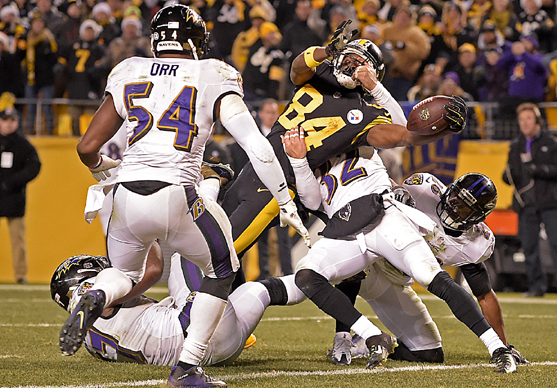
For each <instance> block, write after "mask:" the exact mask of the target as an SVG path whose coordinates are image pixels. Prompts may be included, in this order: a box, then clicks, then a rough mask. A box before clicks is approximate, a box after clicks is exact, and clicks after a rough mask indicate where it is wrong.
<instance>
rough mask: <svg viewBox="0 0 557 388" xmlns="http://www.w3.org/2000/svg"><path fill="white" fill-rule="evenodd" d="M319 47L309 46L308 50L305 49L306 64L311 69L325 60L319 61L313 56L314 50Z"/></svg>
mask: <svg viewBox="0 0 557 388" xmlns="http://www.w3.org/2000/svg"><path fill="white" fill-rule="evenodd" d="M317 48H319V47H318V46H312V47H310V48H308V49H307V50H306V51H304V61H305V62H306V66H307V67H309V68H310V69H312V68H314V67H317V66H319V65H320V64H321V63H322V62H323V61H321V62H317V61H316V60H315V59H314V58H313V52H314V51H315V50H316V49H317Z"/></svg>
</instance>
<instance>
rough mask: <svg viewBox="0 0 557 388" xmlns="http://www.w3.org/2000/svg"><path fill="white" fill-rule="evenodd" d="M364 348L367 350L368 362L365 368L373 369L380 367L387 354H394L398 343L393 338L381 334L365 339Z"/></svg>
mask: <svg viewBox="0 0 557 388" xmlns="http://www.w3.org/2000/svg"><path fill="white" fill-rule="evenodd" d="M366 346H367V348H368V349H369V360H368V361H367V365H366V368H367V369H373V368H376V367H378V366H379V365H381V364H382V363H383V361H385V360H386V359H387V357H388V356H389V354H391V353H392V352H394V350H395V348H396V347H397V346H398V343H397V342H396V338H395V337H393V336H391V335H389V334H387V333H383V332H382V333H381V334H379V335H374V336H371V337H369V338H368V339H366Z"/></svg>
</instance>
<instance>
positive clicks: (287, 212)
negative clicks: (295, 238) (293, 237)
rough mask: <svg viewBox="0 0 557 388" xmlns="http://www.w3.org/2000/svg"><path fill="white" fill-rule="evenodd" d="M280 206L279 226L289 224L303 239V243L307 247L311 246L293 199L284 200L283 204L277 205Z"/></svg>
mask: <svg viewBox="0 0 557 388" xmlns="http://www.w3.org/2000/svg"><path fill="white" fill-rule="evenodd" d="M279 207H280V226H281V227H282V228H284V227H285V226H288V225H290V226H291V227H293V228H294V229H296V232H298V234H299V235H300V236H302V238H303V239H304V244H306V246H307V247H308V248H310V247H311V241H310V238H309V232H308V230H307V229H306V227H305V226H304V224H303V223H302V220H301V219H300V216H299V215H298V209H297V208H296V204H295V203H294V201H293V200H290V201H288V202H286V203H285V204H284V205H279Z"/></svg>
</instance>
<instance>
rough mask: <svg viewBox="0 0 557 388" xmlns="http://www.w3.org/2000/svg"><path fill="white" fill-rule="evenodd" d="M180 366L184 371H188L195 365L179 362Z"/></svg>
mask: <svg viewBox="0 0 557 388" xmlns="http://www.w3.org/2000/svg"><path fill="white" fill-rule="evenodd" d="M178 366H179V367H180V368H182V369H183V370H185V371H187V370H189V369H191V368H193V367H194V366H195V365H192V364H188V363H187V362H182V361H178Z"/></svg>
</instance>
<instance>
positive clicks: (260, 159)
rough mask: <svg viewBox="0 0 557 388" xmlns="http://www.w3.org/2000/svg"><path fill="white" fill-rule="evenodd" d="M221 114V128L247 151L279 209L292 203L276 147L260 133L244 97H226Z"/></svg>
mask: <svg viewBox="0 0 557 388" xmlns="http://www.w3.org/2000/svg"><path fill="white" fill-rule="evenodd" d="M220 110H221V120H222V125H223V126H224V127H225V128H226V130H227V131H228V132H230V134H231V135H232V136H233V137H234V139H236V142H237V143H238V144H239V145H240V147H242V148H243V149H244V151H245V152H246V154H247V155H248V157H249V159H250V161H251V163H252V165H253V168H254V170H255V172H256V173H257V175H258V176H259V179H261V182H263V184H264V185H265V186H267V188H268V189H269V191H270V192H271V194H273V196H274V197H275V198H276V199H277V202H278V203H279V205H284V204H285V203H287V202H288V201H290V200H291V198H290V193H289V192H288V187H287V185H286V179H285V178H284V172H283V171H282V168H281V166H280V164H279V162H278V159H277V158H276V156H275V152H274V150H273V147H272V146H271V143H269V141H268V140H267V139H266V138H265V137H264V136H263V135H262V134H261V132H259V129H258V128H257V125H256V124H255V121H254V120H253V117H252V116H251V115H250V113H249V111H248V110H247V107H246V106H245V104H244V102H243V101H242V99H241V97H240V96H238V95H235V94H234V95H232V94H231V95H228V96H225V97H223V99H222V102H221V108H220Z"/></svg>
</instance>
